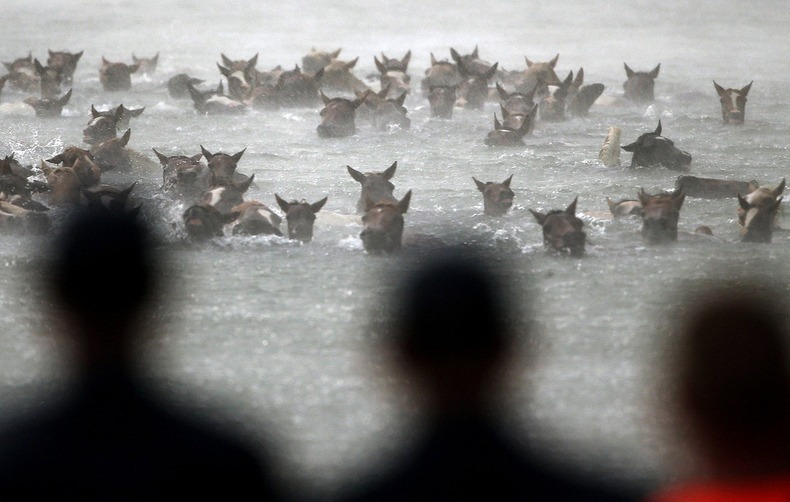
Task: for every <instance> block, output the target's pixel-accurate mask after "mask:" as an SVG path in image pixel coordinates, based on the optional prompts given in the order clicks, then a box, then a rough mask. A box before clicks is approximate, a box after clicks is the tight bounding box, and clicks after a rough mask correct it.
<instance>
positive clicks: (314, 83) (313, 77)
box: [274, 66, 324, 108]
mask: <svg viewBox="0 0 790 502" xmlns="http://www.w3.org/2000/svg"><path fill="white" fill-rule="evenodd" d="M323 78H324V69H323V68H320V69H319V70H318V71H316V72H315V73H313V74H309V73H307V72H303V71H302V70H301V69H299V66H296V67H295V68H294V69H293V70H290V71H284V72H282V73H281V74H280V76H279V77H278V79H277V83H276V84H275V85H274V100H275V101H276V103H277V105H279V106H284V107H287V108H291V107H314V106H316V105H318V104H320V103H321V95H320V94H319V88H320V86H321V81H322V80H323Z"/></svg>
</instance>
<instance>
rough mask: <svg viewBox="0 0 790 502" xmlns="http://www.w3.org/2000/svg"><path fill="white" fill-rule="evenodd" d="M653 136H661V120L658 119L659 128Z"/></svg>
mask: <svg viewBox="0 0 790 502" xmlns="http://www.w3.org/2000/svg"><path fill="white" fill-rule="evenodd" d="M653 134H655V135H656V136H661V119H658V127H656V130H655V131H654V132H653Z"/></svg>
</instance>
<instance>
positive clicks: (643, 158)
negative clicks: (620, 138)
mask: <svg viewBox="0 0 790 502" xmlns="http://www.w3.org/2000/svg"><path fill="white" fill-rule="evenodd" d="M620 148H622V149H623V150H625V151H626V152H632V153H633V154H634V155H633V157H631V168H635V167H658V166H664V167H666V168H667V169H672V170H673V171H688V170H689V169H690V168H691V154H689V153H688V152H685V151H683V150H680V149H679V148H677V147H676V146H675V143H674V142H673V141H672V140H671V139H669V138H665V137H664V136H661V121H660V120H659V121H658V127H656V130H655V131H653V132H648V133H644V134H642V135H641V136H639V137H638V138H637V140H636V141H634V142H633V143H631V144H629V145H625V146H622V147H620Z"/></svg>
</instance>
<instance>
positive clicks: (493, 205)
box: [472, 174, 514, 216]
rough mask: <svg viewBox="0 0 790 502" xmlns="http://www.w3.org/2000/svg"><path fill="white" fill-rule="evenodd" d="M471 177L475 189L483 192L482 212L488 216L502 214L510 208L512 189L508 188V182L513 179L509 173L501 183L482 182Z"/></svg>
mask: <svg viewBox="0 0 790 502" xmlns="http://www.w3.org/2000/svg"><path fill="white" fill-rule="evenodd" d="M472 179H473V180H474V182H475V185H477V189H478V190H480V192H482V194H483V212H484V213H485V214H487V215H488V216H502V215H504V214H505V213H507V212H508V210H510V207H511V206H512V205H513V196H514V194H513V190H511V189H510V182H511V181H512V180H513V175H512V174H511V175H510V176H509V177H508V178H507V179H506V180H505V181H503V182H502V183H496V182H493V181H486V182H485V183H483V182H482V181H479V180H478V179H477V178H475V177H474V176H473V177H472Z"/></svg>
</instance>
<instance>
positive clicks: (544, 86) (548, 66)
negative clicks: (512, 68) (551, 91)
mask: <svg viewBox="0 0 790 502" xmlns="http://www.w3.org/2000/svg"><path fill="white" fill-rule="evenodd" d="M559 59H560V55H559V54H557V55H556V56H554V58H552V59H551V60H549V61H546V62H533V61H531V60H530V59H529V58H528V57H526V56H524V61H526V63H527V69H526V70H525V71H524V72H523V73H521V75H519V76H518V77H517V78H515V79H514V82H513V84H514V86H515V89H516V91H517V92H520V93H522V94H530V93H532V94H533V95H535V96H539V97H543V96H545V95H546V94H548V86H550V85H559V84H560V78H559V77H558V76H557V73H555V71H554V69H555V68H556V67H557V61H559Z"/></svg>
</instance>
